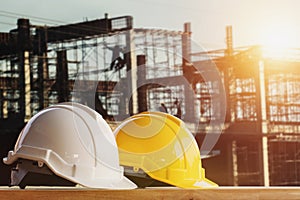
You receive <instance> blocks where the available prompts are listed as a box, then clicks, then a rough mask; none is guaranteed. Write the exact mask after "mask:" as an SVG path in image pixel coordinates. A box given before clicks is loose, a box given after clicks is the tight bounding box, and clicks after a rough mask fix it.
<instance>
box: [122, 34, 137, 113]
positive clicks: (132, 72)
mask: <svg viewBox="0 0 300 200" xmlns="http://www.w3.org/2000/svg"><path fill="white" fill-rule="evenodd" d="M134 49H135V44H134V30H133V29H131V30H129V31H128V32H127V34H126V53H125V60H126V64H127V79H126V80H127V84H126V85H127V89H126V90H127V94H128V96H127V97H126V98H128V99H125V101H126V103H127V105H128V113H129V114H130V115H133V114H136V113H138V96H137V91H136V89H137V66H136V57H135V51H134Z"/></svg>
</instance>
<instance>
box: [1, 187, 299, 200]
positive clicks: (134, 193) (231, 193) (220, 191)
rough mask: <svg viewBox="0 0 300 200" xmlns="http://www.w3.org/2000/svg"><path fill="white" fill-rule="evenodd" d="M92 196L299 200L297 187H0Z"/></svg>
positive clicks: (31, 194) (83, 198)
mask: <svg viewBox="0 0 300 200" xmlns="http://www.w3.org/2000/svg"><path fill="white" fill-rule="evenodd" d="M8 199H9V200H27V199H28V200H34V199H38V200H50V199H51V200H53V199H54V200H60V199H62V200H96V199H130V200H132V199H143V200H144V199H145V200H147V199H164V200H166V199H172V200H181V199H187V200H193V199H200V200H218V199H222V200H235V199H243V200H252V199H253V200H262V199H266V200H271V199H278V200H292V199H293V200H300V187H219V188H215V189H201V190H190V189H189V190H187V189H179V188H146V189H134V190H103V189H86V188H58V187H55V188H54V187H53V188H50V187H48V188H42V187H34V188H32V187H30V188H26V189H24V190H21V189H19V188H8V187H0V200H8Z"/></svg>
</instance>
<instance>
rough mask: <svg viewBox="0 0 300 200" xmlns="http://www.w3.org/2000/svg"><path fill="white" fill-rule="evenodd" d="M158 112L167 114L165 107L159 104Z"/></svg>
mask: <svg viewBox="0 0 300 200" xmlns="http://www.w3.org/2000/svg"><path fill="white" fill-rule="evenodd" d="M159 111H160V112H165V113H168V109H167V107H166V106H165V104H164V103H161V104H160V106H159Z"/></svg>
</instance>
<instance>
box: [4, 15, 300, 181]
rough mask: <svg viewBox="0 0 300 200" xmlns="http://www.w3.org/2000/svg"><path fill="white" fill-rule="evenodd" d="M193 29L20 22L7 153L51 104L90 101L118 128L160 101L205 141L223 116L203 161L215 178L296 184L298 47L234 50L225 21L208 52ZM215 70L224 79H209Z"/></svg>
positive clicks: (7, 51) (7, 60)
mask: <svg viewBox="0 0 300 200" xmlns="http://www.w3.org/2000/svg"><path fill="white" fill-rule="evenodd" d="M191 34H192V32H191V26H190V24H189V23H186V24H184V29H183V30H182V31H170V30H162V29H135V28H134V27H133V18H132V17H131V16H121V17H116V18H108V17H107V16H106V17H105V18H103V19H97V20H92V21H85V22H80V23H75V24H67V25H61V26H38V25H34V24H31V23H30V20H29V19H18V23H17V28H16V29H13V30H10V31H9V32H2V33H0V143H1V145H0V155H1V157H5V156H6V153H7V152H8V150H10V149H12V148H13V145H14V143H15V141H16V139H17V136H18V135H19V133H20V131H21V130H22V128H23V127H24V124H25V123H26V122H27V121H28V120H29V119H30V118H31V117H32V116H33V115H34V114H36V113H37V112H38V111H40V110H42V109H43V108H45V107H48V106H50V105H53V104H56V103H59V102H64V101H76V102H81V103H84V104H86V105H89V106H90V107H92V108H94V109H95V110H96V111H98V112H99V113H100V114H101V115H102V116H103V117H104V118H105V119H106V120H107V121H108V122H109V123H110V124H111V125H112V127H113V126H114V125H115V124H118V122H120V121H121V120H123V119H124V118H126V117H127V116H130V115H132V114H136V113H139V112H143V111H146V110H159V106H160V105H161V104H162V103H163V104H164V105H165V107H166V108H167V111H168V113H170V114H173V115H177V116H178V117H180V118H181V119H183V120H184V121H185V122H186V123H187V124H190V127H189V128H190V129H191V131H192V133H193V134H194V135H195V137H196V140H197V142H198V144H199V146H200V147H201V145H202V143H203V140H204V138H205V136H206V134H208V132H209V131H207V130H208V128H209V127H210V126H211V122H212V121H214V120H215V119H221V120H220V121H218V120H215V121H217V122H220V124H214V125H215V126H219V128H221V129H222V134H221V136H220V138H219V140H218V142H217V143H216V145H215V146H214V148H213V150H212V151H211V153H210V154H209V155H208V158H206V159H204V160H203V166H204V168H205V169H206V174H207V177H208V178H209V179H211V180H213V181H215V182H216V183H218V184H219V185H230V186H232V185H233V186H241V185H258V186H261V185H265V186H269V185H270V186H299V185H300V135H299V134H300V125H299V122H300V73H299V71H298V70H299V69H298V68H299V66H300V51H299V50H298V49H268V48H266V47H263V46H247V47H239V48H235V47H234V46H233V36H232V28H231V27H230V26H228V27H226V45H227V48H226V49H220V50H212V51H209V52H206V51H204V50H203V49H199V48H196V47H195V44H193V42H192V40H191ZM196 46H197V45H196ZM214 68H216V69H218V75H219V81H220V82H218V79H214V78H211V77H210V76H209V75H208V77H206V76H204V75H203V74H205V72H208V71H210V70H213V69H214ZM222 95H224V97H226V100H224V101H219V100H220V99H222V98H221V96H222ZM224 99H225V98H224ZM225 108H226V112H224V113H222V111H223V110H224V111H225ZM217 111H220V112H217ZM222 114H224V120H223V119H222ZM223 122H224V123H223ZM0 171H1V175H0V184H1V185H7V183H8V178H9V175H10V174H9V169H8V167H6V166H4V165H3V164H2V163H1V164H0Z"/></svg>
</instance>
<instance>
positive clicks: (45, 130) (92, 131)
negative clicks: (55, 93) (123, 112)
mask: <svg viewBox="0 0 300 200" xmlns="http://www.w3.org/2000/svg"><path fill="white" fill-rule="evenodd" d="M20 159H22V160H26V162H27V161H33V162H38V163H41V167H40V168H39V166H37V167H36V166H34V167H29V168H28V165H25V164H23V165H22V163H18V164H17V168H18V170H17V171H16V170H13V171H12V180H11V182H12V183H11V184H12V185H19V184H20V182H21V181H22V179H23V177H24V176H25V174H26V173H27V172H32V171H35V172H36V171H39V170H40V169H41V168H42V166H43V164H45V165H46V166H47V167H48V168H49V169H50V170H48V171H47V173H50V172H51V173H54V174H55V175H56V176H59V177H62V178H64V179H66V180H69V181H71V182H74V183H77V184H80V185H83V186H86V187H91V188H112V189H132V188H135V187H136V185H135V184H134V183H132V182H131V181H130V180H128V179H127V178H126V177H124V176H123V167H121V166H120V165H119V155H118V148H117V145H116V141H115V138H114V135H113V133H112V131H111V129H110V127H109V126H108V124H107V123H106V122H105V120H104V119H103V118H102V116H101V115H100V114H98V113H97V112H96V111H94V110H92V109H90V108H89V107H87V106H84V105H81V104H77V103H62V104H57V105H54V106H50V107H48V108H46V109H44V110H42V111H40V112H39V113H37V114H36V115H35V116H34V117H32V118H31V119H30V120H29V122H28V123H27V125H26V126H25V127H24V129H23V130H22V132H21V133H20V135H19V138H18V140H17V142H16V145H15V148H14V150H13V151H10V152H9V153H8V156H7V158H4V159H3V161H4V163H6V164H12V163H14V162H16V161H17V160H20ZM26 162H25V163H26ZM49 171H50V172H49ZM21 172H22V173H21ZM23 172H25V173H23ZM40 172H41V173H43V171H42V170H40Z"/></svg>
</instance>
